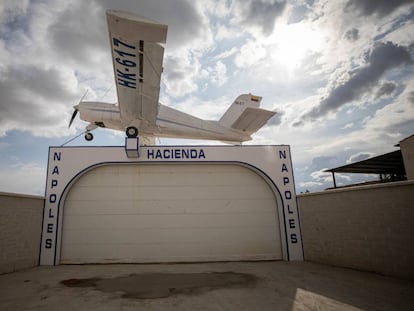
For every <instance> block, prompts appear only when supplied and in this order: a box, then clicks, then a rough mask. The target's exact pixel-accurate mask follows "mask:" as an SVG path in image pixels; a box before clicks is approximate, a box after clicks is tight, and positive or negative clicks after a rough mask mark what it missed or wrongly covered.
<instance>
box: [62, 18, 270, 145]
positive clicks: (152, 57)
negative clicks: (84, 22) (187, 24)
mask: <svg viewBox="0 0 414 311" xmlns="http://www.w3.org/2000/svg"><path fill="white" fill-rule="evenodd" d="M106 16H107V22H108V30H109V39H110V44H111V50H112V62H113V68H114V75H115V83H116V89H117V96H118V104H109V103H102V102H91V101H83V100H81V101H80V102H79V104H78V105H76V106H74V109H75V111H74V112H73V115H72V117H71V119H70V122H69V127H70V126H71V125H72V122H73V120H74V119H75V117H76V115H77V114H78V112H79V114H80V118H81V119H82V120H84V121H86V122H89V124H88V126H87V127H86V132H85V139H86V140H92V139H93V135H92V133H91V131H92V130H94V129H96V128H98V127H103V128H109V129H115V130H120V131H125V133H126V135H127V137H129V138H131V137H137V136H138V134H139V136H140V138H141V141H144V142H153V138H154V137H172V138H188V139H208V140H219V141H223V142H228V143H241V142H244V141H248V140H251V139H252V137H251V135H252V134H253V133H255V132H256V131H258V130H259V129H260V128H261V127H262V126H264V125H265V124H266V122H267V121H268V120H269V119H270V118H271V117H273V116H274V115H275V113H276V112H274V111H269V110H265V109H262V108H259V107H260V102H261V100H262V97H260V96H255V95H252V94H242V95H239V96H238V97H237V98H236V99H235V100H234V102H233V103H232V105H231V106H230V107H229V109H228V110H227V111H226V112H225V113H224V115H223V116H222V117H221V119H220V120H218V121H212V120H203V119H200V118H197V117H195V116H192V115H190V114H187V113H184V112H181V111H179V110H176V109H173V108H171V107H168V106H165V105H162V104H161V103H159V101H158V100H159V93H160V80H161V73H162V63H163V56H164V44H165V43H166V39H167V29H168V26H167V25H162V24H159V23H157V22H154V21H151V20H148V19H145V18H142V17H138V16H135V15H133V14H130V13H125V12H120V11H114V10H108V11H107V13H106Z"/></svg>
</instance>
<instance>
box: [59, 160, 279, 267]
mask: <svg viewBox="0 0 414 311" xmlns="http://www.w3.org/2000/svg"><path fill="white" fill-rule="evenodd" d="M61 245H62V248H61V263H109V262H118V263H128V262H135V263H139V262H187V261H216V260H217V261H221V260H263V259H282V252H281V243H280V231H279V220H278V213H277V206H276V201H275V198H274V195H273V193H272V191H271V189H270V187H269V185H268V184H267V183H266V182H265V181H264V180H263V179H262V178H261V177H260V176H259V175H257V174H256V173H254V172H253V171H251V170H249V169H247V168H245V167H242V166H237V165H227V164H226V165H224V164H223V165H211V164H206V165H200V164H198V165H192V164H191V165H190V164H185V165H184V164H181V165H172V164H168V165H167V164H166V165H111V166H103V167H98V168H96V169H93V170H92V171H90V172H89V173H87V174H85V175H84V176H82V177H81V178H80V179H79V180H78V181H77V182H76V183H75V184H74V185H73V187H72V189H71V190H70V192H69V194H68V196H67V198H66V201H65V206H64V216H63V229H62V244H61Z"/></svg>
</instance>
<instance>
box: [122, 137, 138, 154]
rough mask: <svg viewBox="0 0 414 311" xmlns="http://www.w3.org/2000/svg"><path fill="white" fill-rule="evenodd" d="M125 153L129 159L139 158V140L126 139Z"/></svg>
mask: <svg viewBox="0 0 414 311" xmlns="http://www.w3.org/2000/svg"><path fill="white" fill-rule="evenodd" d="M125 152H126V154H127V157H128V158H139V138H138V136H137V137H132V138H131V137H126V138H125Z"/></svg>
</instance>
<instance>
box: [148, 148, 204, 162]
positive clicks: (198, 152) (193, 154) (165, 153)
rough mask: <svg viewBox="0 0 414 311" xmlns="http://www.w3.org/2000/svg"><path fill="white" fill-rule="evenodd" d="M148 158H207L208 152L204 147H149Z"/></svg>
mask: <svg viewBox="0 0 414 311" xmlns="http://www.w3.org/2000/svg"><path fill="white" fill-rule="evenodd" d="M147 158H148V160H162V159H205V158H206V154H205V153H204V150H203V149H195V148H186V149H148V150H147Z"/></svg>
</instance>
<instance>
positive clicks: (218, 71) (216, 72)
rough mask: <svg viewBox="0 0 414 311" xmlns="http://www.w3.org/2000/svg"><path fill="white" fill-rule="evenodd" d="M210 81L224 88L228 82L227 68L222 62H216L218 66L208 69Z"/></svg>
mask: <svg viewBox="0 0 414 311" xmlns="http://www.w3.org/2000/svg"><path fill="white" fill-rule="evenodd" d="M206 70H207V72H208V74H207V75H208V79H209V81H211V83H213V84H215V85H218V86H223V85H224V84H225V83H226V82H227V80H228V77H227V67H226V65H225V64H224V63H223V62H222V61H218V62H216V64H215V65H214V66H213V67H208V68H207V69H206Z"/></svg>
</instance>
